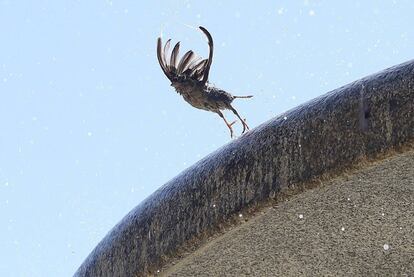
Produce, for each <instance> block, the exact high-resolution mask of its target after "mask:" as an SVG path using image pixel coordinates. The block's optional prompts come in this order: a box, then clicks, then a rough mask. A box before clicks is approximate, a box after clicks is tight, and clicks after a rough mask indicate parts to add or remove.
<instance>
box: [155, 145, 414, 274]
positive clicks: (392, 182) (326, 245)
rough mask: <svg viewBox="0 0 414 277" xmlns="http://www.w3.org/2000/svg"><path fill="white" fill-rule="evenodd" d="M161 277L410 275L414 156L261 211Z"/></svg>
mask: <svg viewBox="0 0 414 277" xmlns="http://www.w3.org/2000/svg"><path fill="white" fill-rule="evenodd" d="M161 273H162V275H163V276H180V277H184V276H412V275H413V273H414V151H411V152H406V153H404V154H401V155H397V156H393V157H392V158H390V159H386V160H383V161H381V162H379V163H377V164H375V165H374V166H365V165H364V166H363V168H362V169H360V170H358V171H353V172H348V173H347V174H343V175H342V176H340V177H337V178H334V179H331V180H329V181H326V182H323V183H322V184H321V185H319V186H318V187H316V188H314V189H311V190H307V191H305V192H303V193H301V194H298V195H294V196H292V197H290V198H289V199H287V201H282V202H279V203H277V205H275V206H273V207H269V208H267V209H264V210H262V212H261V213H259V214H258V215H256V216H255V217H253V218H251V219H249V221H248V222H246V223H243V224H241V225H239V226H237V227H235V228H233V229H232V230H230V231H229V232H226V233H225V234H224V235H222V236H220V237H218V238H216V239H214V240H212V241H210V242H208V243H206V244H205V245H204V246H203V247H201V249H199V250H197V251H195V252H194V253H191V255H188V256H187V257H185V258H184V259H181V260H179V261H178V262H177V263H176V264H175V265H174V266H173V267H170V268H169V269H167V270H166V271H163V270H162V271H161Z"/></svg>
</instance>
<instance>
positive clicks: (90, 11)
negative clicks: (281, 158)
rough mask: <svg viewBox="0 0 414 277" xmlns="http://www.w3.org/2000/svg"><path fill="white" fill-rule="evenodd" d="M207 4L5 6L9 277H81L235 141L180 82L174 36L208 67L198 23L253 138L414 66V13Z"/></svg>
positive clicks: (0, 234) (1, 210) (3, 164)
mask: <svg viewBox="0 0 414 277" xmlns="http://www.w3.org/2000/svg"><path fill="white" fill-rule="evenodd" d="M206 3H207V1H197V2H195V1H194V2H193V1H146V2H145V4H144V2H143V1H142V2H140V3H138V1H51V0H50V1H46V0H43V1H12V0H10V1H7V0H0V38H1V39H0V96H1V101H0V126H1V132H0V220H1V223H2V228H0V255H1V256H0V276H31V277H33V276H41V277H44V276H71V275H72V274H73V273H74V271H75V270H76V269H77V268H78V266H79V265H80V264H81V263H82V261H83V260H84V259H85V258H86V256H87V255H88V254H89V253H90V251H91V250H92V249H93V248H94V246H95V245H96V244H97V243H98V242H99V241H100V240H101V239H102V238H103V237H104V236H105V234H106V233H107V232H108V231H109V230H110V229H111V228H112V227H113V226H114V225H115V224H116V223H117V222H118V221H119V220H120V219H121V218H122V217H123V216H124V215H125V214H126V213H127V212H128V211H130V210H131V209H132V208H133V207H134V206H136V205H137V204H138V203H139V202H140V201H142V200H143V199H144V198H145V197H146V196H148V195H149V194H150V193H152V192H153V191H154V190H156V189H157V188H158V187H160V186H161V185H162V184H164V183H165V182H166V181H168V180H169V179H171V178H172V177H174V176H175V175H177V174H178V173H179V172H180V171H182V170H183V169H185V168H187V167H188V166H190V165H191V164H193V163H195V162H196V161H197V160H199V159H200V158H202V157H204V156H205V155H207V154H209V153H210V152H212V151H214V150H215V149H217V148H218V147H220V146H222V145H224V144H226V143H228V142H229V141H231V140H230V137H229V133H228V130H227V127H226V126H225V125H224V124H223V122H222V120H221V119H220V118H219V117H218V116H217V115H216V114H213V113H208V112H205V111H201V110H196V109H194V108H192V107H191V106H190V105H188V104H187V103H186V102H184V100H183V99H182V98H181V97H180V96H179V95H177V94H176V93H175V92H174V90H173V89H172V88H171V87H170V86H169V81H168V80H167V79H166V78H165V76H164V75H163V73H162V71H161V69H160V68H159V65H158V63H157V59H156V53H155V47H156V38H157V37H158V36H159V35H160V33H161V31H162V33H163V37H164V38H172V39H173V41H174V42H175V41H178V40H181V41H182V44H181V46H182V49H183V50H182V51H183V52H184V51H185V50H189V49H195V50H197V52H198V53H199V54H200V55H202V56H206V55H207V53H208V51H207V50H208V49H207V44H206V40H205V38H204V37H203V35H202V34H201V33H200V32H198V31H195V30H194V29H191V28H188V27H187V26H186V25H191V26H198V25H203V26H205V27H206V28H207V29H208V30H209V31H210V32H211V34H212V35H213V38H214V42H215V45H216V48H215V56H214V60H213V64H212V68H211V73H210V81H211V82H212V83H214V84H215V85H217V86H219V87H220V88H222V89H225V90H228V91H229V92H231V93H234V94H240V95H243V94H254V98H253V99H250V100H237V101H235V107H236V108H237V109H238V110H239V112H240V113H241V115H242V116H243V117H246V118H247V120H248V123H249V125H250V126H251V127H255V126H257V125H259V124H260V123H262V122H264V121H266V120H268V119H270V118H271V117H273V116H276V115H277V114H280V113H282V112H284V111H286V110H287V109H290V108H293V107H295V106H297V105H299V104H301V103H303V102H305V101H307V100H309V99H312V98H314V97H316V96H318V95H321V94H323V93H325V92H327V91H329V90H332V89H334V88H337V87H339V86H342V85H344V84H347V83H349V82H351V81H354V80H356V79H358V78H361V77H364V76H366V75H367V74H370V73H374V72H376V71H379V70H381V69H384V68H386V67H389V66H392V65H395V64H398V63H401V62H404V61H407V60H409V59H412V58H413V45H414V28H413V26H414V20H413V13H414V2H413V1H408V0H407V1H245V2H241V1H209V4H206ZM226 115H227V116H228V118H229V120H232V119H233V118H234V117H233V115H232V114H231V113H226ZM236 132H237V133H239V132H240V124H238V126H237V127H236Z"/></svg>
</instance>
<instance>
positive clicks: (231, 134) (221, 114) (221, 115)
mask: <svg viewBox="0 0 414 277" xmlns="http://www.w3.org/2000/svg"><path fill="white" fill-rule="evenodd" d="M217 114H218V115H219V116H220V117H221V118H223V120H224V122H225V123H226V125H227V127H229V130H230V137H231V138H233V128H231V126H233V124H234V123H236V120H235V121H233V122H232V123H228V122H227V120H226V119H225V118H224V115H223V113H222V112H221V111H217Z"/></svg>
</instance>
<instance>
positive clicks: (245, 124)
mask: <svg viewBox="0 0 414 277" xmlns="http://www.w3.org/2000/svg"><path fill="white" fill-rule="evenodd" d="M230 109H231V110H232V111H233V113H234V114H235V115H236V116H237V117H238V118H239V119H240V121H241V122H242V124H243V131H242V134H244V132H245V131H246V129H247V130H250V129H249V126H247V123H246V120H245V119H244V120H243V119H242V118H241V117H240V115H239V113H238V112H237V111H236V109H235V108H233V107H232V106H230Z"/></svg>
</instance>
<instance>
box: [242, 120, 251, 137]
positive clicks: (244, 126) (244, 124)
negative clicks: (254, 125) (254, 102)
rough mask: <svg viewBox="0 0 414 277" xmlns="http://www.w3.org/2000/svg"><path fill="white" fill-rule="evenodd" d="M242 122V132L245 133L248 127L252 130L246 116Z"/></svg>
mask: <svg viewBox="0 0 414 277" xmlns="http://www.w3.org/2000/svg"><path fill="white" fill-rule="evenodd" d="M242 124H243V131H242V134H244V133H245V132H246V129H247V130H250V128H249V126H247V123H246V118H244V119H243V120H242Z"/></svg>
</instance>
